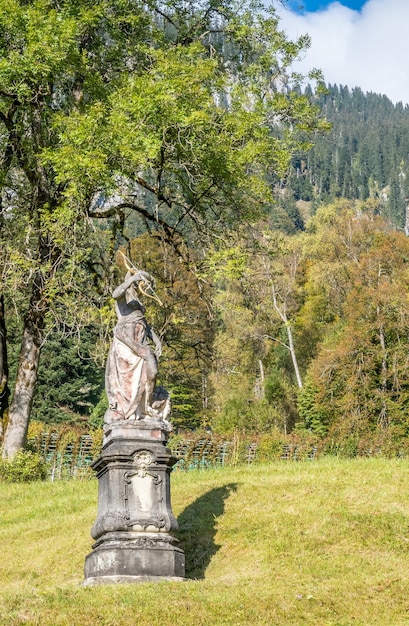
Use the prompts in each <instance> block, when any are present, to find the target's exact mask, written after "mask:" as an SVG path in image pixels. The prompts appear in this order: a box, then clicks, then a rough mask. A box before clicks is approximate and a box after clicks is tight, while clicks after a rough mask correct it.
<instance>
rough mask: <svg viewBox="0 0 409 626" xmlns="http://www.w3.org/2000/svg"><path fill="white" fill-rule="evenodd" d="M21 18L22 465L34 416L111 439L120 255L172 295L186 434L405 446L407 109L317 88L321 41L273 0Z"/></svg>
mask: <svg viewBox="0 0 409 626" xmlns="http://www.w3.org/2000/svg"><path fill="white" fill-rule="evenodd" d="M129 3H131V4H132V11H130V10H129V7H130V6H131V4H129ZM17 4H18V3H17ZM17 4H16V6H15V7H14V9H13V10H11V9H10V11H9V13H7V12H5V13H4V15H2V16H0V22H1V20H3V22H4V24H3V26H4V28H6V29H7V32H11V33H14V35H15V38H16V39H15V41H18V42H19V44H18V46H17V48H18V49H17V48H16V47H15V44H14V40H13V38H10V37H4V38H0V49H1V50H2V55H3V57H4V59H5V60H4V63H3V65H2V67H1V68H0V71H1V78H2V83H3V87H2V91H0V127H1V145H0V148H1V154H2V163H3V166H2V175H1V178H0V185H1V195H0V197H1V206H0V209H1V210H0V243H1V246H0V255H1V257H0V260H1V271H2V290H1V293H0V338H1V341H0V383H1V384H0V413H1V421H0V425H1V428H0V438H2V439H3V454H4V450H6V456H7V455H8V454H12V453H14V452H15V451H16V450H17V449H18V448H19V447H21V446H22V445H23V443H24V440H25V437H26V433H27V425H28V421H29V420H30V419H35V420H38V421H41V422H45V423H48V424H61V423H65V424H74V425H79V426H82V427H84V428H91V427H98V426H100V425H101V424H102V421H103V416H104V412H105V410H106V408H107V401H106V397H105V392H104V363H105V359H106V356H107V352H108V348H109V345H110V341H111V337H112V329H113V326H114V324H115V319H114V318H115V312H114V307H113V301H112V299H111V297H110V296H111V294H112V291H113V289H114V288H115V287H116V286H117V285H118V284H119V283H120V282H121V280H122V278H123V276H124V274H125V272H126V268H125V265H124V260H123V259H124V257H123V254H125V255H126V257H127V258H128V259H129V260H130V261H131V262H132V264H133V265H134V266H135V267H137V268H142V269H143V270H145V271H147V272H149V273H150V274H151V275H152V276H153V277H154V278H155V281H156V293H157V294H158V296H159V298H160V301H161V306H160V305H159V303H158V302H154V301H152V300H146V301H144V304H145V305H146V308H147V312H146V317H147V319H148V320H149V322H150V324H151V326H152V327H153V328H154V329H155V332H156V333H157V335H158V336H159V337H160V339H161V341H162V344H163V350H162V356H161V359H160V363H159V378H160V380H159V382H160V384H161V385H163V386H164V387H165V388H167V389H168V390H169V392H170V393H171V396H172V402H173V418H172V421H173V424H174V426H175V428H176V429H180V430H182V429H200V428H206V429H207V430H212V431H214V432H218V433H222V434H231V433H233V432H234V431H242V432H245V433H255V434H256V433H269V432H274V431H279V432H281V433H290V432H294V431H297V432H299V433H302V432H306V433H313V434H314V435H316V436H318V437H332V438H333V439H334V440H337V441H341V440H345V439H348V438H350V437H355V438H358V439H359V438H367V439H371V438H374V439H376V440H377V441H388V442H397V444H399V441H401V440H402V439H404V438H405V437H406V436H407V434H408V427H409V424H408V423H407V422H408V418H407V403H408V400H409V396H408V391H409V370H408V363H407V343H408V329H409V326H408V313H409V301H408V298H407V292H408V289H407V283H408V281H409V272H408V258H409V241H408V239H407V237H406V234H407V230H408V225H407V215H406V202H407V198H408V197H409V191H408V184H409V180H408V175H409V134H408V128H409V125H408V122H409V110H408V109H407V108H403V107H402V106H401V105H396V106H395V105H393V104H392V103H391V102H390V101H389V100H388V99H387V98H386V97H383V96H377V95H375V94H364V93H363V92H362V91H361V90H360V89H357V88H356V89H353V90H349V89H348V88H346V87H337V86H330V87H328V88H327V89H324V88H323V85H322V80H321V78H320V76H319V75H317V74H315V75H312V76H311V79H313V78H315V79H316V80H318V84H317V86H316V87H315V88H314V89H311V88H308V89H307V90H306V91H305V92H302V91H301V90H300V88H299V79H298V78H297V77H296V76H293V75H292V74H291V71H290V69H289V68H290V67H291V63H292V60H293V59H294V58H296V56H297V55H298V54H299V53H300V51H302V50H303V49H304V48H305V46H306V45H307V43H308V42H307V41H306V40H305V39H303V38H300V40H298V41H297V42H295V43H294V42H289V41H288V40H287V39H286V37H285V34H283V33H281V32H280V31H279V29H278V21H277V19H276V17H275V14H274V10H272V12H271V15H269V16H267V15H265V13H264V12H259V11H258V10H256V7H255V4H254V3H253V2H249V4H248V6H247V5H246V6H245V7H244V8H243V9H242V10H241V12H240V13H237V12H236V9H234V10H233V5H232V3H231V2H229V1H228V0H226V2H225V3H222V5H223V6H222V5H221V6H220V7H219V6H218V7H215V6H214V5H213V4H212V3H210V4H209V5H207V3H203V5H200V6H199V5H197V6H196V5H195V6H193V5H192V7H191V13H189V12H186V8H185V7H183V6H181V5H180V4H179V3H178V2H170V3H169V6H168V7H167V9H166V11H165V12H164V11H163V10H162V8H161V5H160V4H159V5H156V4H155V3H152V6H150V7H149V9H147V7H146V6H145V5H142V4H141V5H139V4H138V5H136V4H135V3H134V2H131V0H121V1H119V0H118V2H112V3H111V5H112V6H110V8H109V10H107V6H106V3H105V2H104V1H103V0H99V2H95V3H93V5H92V7H91V6H90V5H89V3H88V2H87V0H77V1H76V3H74V4H75V6H74V5H73V3H70V2H62V3H61V6H59V7H57V8H55V7H51V5H50V6H48V5H47V11H46V13H45V14H44V6H43V4H42V3H41V2H40V0H32V2H30V3H28V4H18V11H17ZM77 5H78V6H77ZM136 6H138V9H137V11H136V8H135V7H136ZM16 11H17V12H16ZM22 23H24V24H26V26H27V28H26V29H25V30H24V33H23V31H22V30H21V24H22ZM147 25H149V28H147ZM107 41H108V42H110V44H109V45H108V46H107ZM141 41H143V45H141V43H140V42H141ZM39 48H41V54H42V55H43V56H42V61H41V62H40V61H39V56H38V52H39ZM283 85H285V88H284V87H283ZM215 94H217V98H215ZM10 433H11V434H10Z"/></svg>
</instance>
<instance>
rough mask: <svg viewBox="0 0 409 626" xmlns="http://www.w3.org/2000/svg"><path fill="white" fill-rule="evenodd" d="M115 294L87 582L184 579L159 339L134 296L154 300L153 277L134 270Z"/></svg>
mask: <svg viewBox="0 0 409 626" xmlns="http://www.w3.org/2000/svg"><path fill="white" fill-rule="evenodd" d="M125 265H126V268H127V270H128V273H127V274H126V276H125V279H124V281H123V282H122V283H121V284H120V285H119V287H117V288H116V289H115V290H114V292H113V294H112V295H113V297H114V299H115V308H116V313H117V316H118V321H117V324H116V326H115V328H114V333H113V335H114V336H113V339H112V344H111V347H110V350H109V355H108V360H107V365H106V375H105V384H106V393H107V397H108V403H109V407H108V409H107V411H106V413H105V419H104V437H103V441H102V449H101V454H100V455H99V457H98V458H97V459H96V460H95V461H94V462H93V463H92V468H93V469H94V471H95V473H96V475H97V478H98V513H97V518H96V520H95V523H94V525H93V527H92V530H91V535H92V537H93V538H94V540H95V543H94V545H93V546H92V552H91V553H90V554H88V555H87V557H86V558H85V581H84V584H85V585H100V584H106V583H119V582H130V583H137V582H143V581H148V580H149V581H155V580H163V579H171V580H183V578H184V575H185V557H184V552H183V550H182V548H180V547H179V545H178V543H179V542H178V540H177V538H176V537H174V536H173V532H174V531H176V530H177V527H178V525H177V520H176V519H175V517H174V515H173V513H172V508H171V503H170V473H171V471H172V467H173V465H174V464H175V463H176V459H175V458H174V457H173V456H172V453H171V451H170V450H169V449H168V448H166V443H167V441H168V437H169V433H170V432H171V430H172V428H171V424H170V422H169V421H168V419H167V418H168V417H169V414H170V408H171V407H170V398H169V394H168V392H167V391H166V390H165V389H164V388H163V387H160V386H157V385H156V377H157V374H158V359H159V357H160V354H161V342H160V340H159V338H158V336H157V335H156V334H155V332H154V331H153V330H152V328H151V327H150V326H149V324H148V322H147V321H146V319H145V307H144V306H143V304H142V302H141V301H140V299H139V294H143V295H144V296H146V297H150V298H154V299H155V300H157V301H158V302H159V303H160V304H161V302H160V300H159V298H158V297H157V296H156V294H155V292H154V280H153V278H152V276H150V275H149V274H148V273H147V272H144V271H142V270H139V269H137V268H136V267H133V266H132V265H131V263H130V262H129V261H128V259H127V258H126V257H125Z"/></svg>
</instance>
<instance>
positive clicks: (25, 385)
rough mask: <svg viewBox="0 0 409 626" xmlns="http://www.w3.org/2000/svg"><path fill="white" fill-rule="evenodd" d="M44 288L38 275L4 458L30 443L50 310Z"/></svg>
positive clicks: (4, 443)
mask: <svg viewBox="0 0 409 626" xmlns="http://www.w3.org/2000/svg"><path fill="white" fill-rule="evenodd" d="M43 285H44V279H43V277H42V275H41V273H40V272H38V273H37V274H36V277H35V279H34V283H33V290H32V295H31V300H30V308H29V310H28V312H27V314H26V316H25V319H24V332H23V339H22V342H21V349H20V359H19V364H18V369H17V377H16V386H15V390H14V395H13V400H12V403H11V406H10V410H9V419H8V423H7V429H6V433H5V436H4V442H3V451H2V456H3V458H12V457H13V456H14V455H15V454H16V452H18V451H19V450H21V449H22V448H23V447H24V445H25V443H26V438H27V430H28V424H29V421H30V412H31V407H32V404H33V397H34V389H35V384H36V381H37V372H38V365H39V361H40V351H41V344H42V339H43V330H44V319H45V311H46V306H45V301H44V299H43Z"/></svg>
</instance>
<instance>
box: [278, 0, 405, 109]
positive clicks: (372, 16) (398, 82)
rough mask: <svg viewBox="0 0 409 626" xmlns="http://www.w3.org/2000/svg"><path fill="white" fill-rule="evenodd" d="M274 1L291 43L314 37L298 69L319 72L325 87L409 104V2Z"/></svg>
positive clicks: (383, 0)
mask: <svg viewBox="0 0 409 626" xmlns="http://www.w3.org/2000/svg"><path fill="white" fill-rule="evenodd" d="M272 2H273V6H274V7H276V9H277V13H278V14H279V16H280V18H281V22H280V25H281V29H282V30H284V31H285V32H286V33H287V35H288V36H289V38H290V39H296V38H297V37H298V36H300V35H303V34H305V33H308V34H309V35H310V37H311V47H310V49H309V50H308V51H307V53H306V54H305V55H304V57H303V58H302V59H301V60H300V62H299V64H298V65H296V66H295V67H294V69H295V70H297V71H302V72H304V73H306V72H307V71H308V70H310V69H312V68H316V67H317V68H320V69H321V70H322V71H323V73H324V77H325V79H326V82H327V83H331V84H334V83H336V84H338V85H348V87H350V88H353V87H361V89H363V91H372V92H375V93H380V94H385V95H386V96H388V98H390V99H391V100H392V101H393V102H399V101H401V102H403V103H404V104H409V35H408V32H409V30H408V26H409V0H338V1H335V0H332V1H331V0H286V1H285V2H284V3H283V4H284V6H283V5H282V4H280V3H278V2H277V0H272ZM300 7H303V8H302V9H301V8H300Z"/></svg>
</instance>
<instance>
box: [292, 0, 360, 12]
mask: <svg viewBox="0 0 409 626" xmlns="http://www.w3.org/2000/svg"><path fill="white" fill-rule="evenodd" d="M339 1H340V4H343V5H344V6H346V7H349V8H350V9H354V10H356V11H359V10H360V9H361V8H362V6H363V5H364V4H365V1H366V0H339ZM332 2H333V0H332ZM329 4H331V0H326V1H325V0H290V2H288V6H289V7H291V9H292V10H294V11H296V12H297V13H305V12H307V11H309V12H313V11H322V10H324V9H325V8H326V7H327V6H328V5H329Z"/></svg>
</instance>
